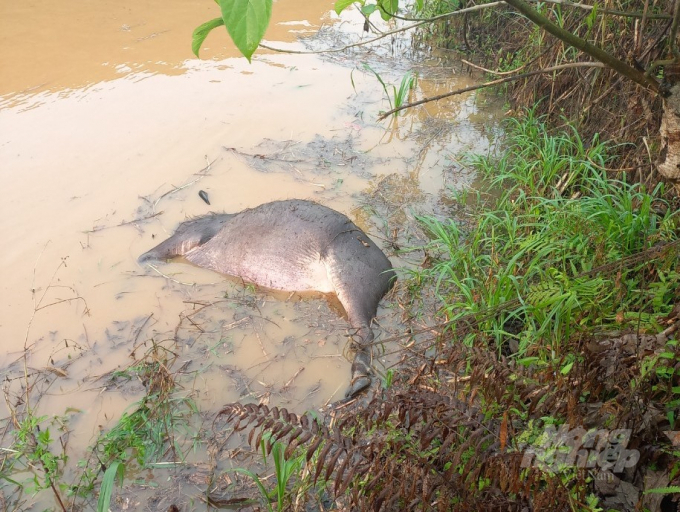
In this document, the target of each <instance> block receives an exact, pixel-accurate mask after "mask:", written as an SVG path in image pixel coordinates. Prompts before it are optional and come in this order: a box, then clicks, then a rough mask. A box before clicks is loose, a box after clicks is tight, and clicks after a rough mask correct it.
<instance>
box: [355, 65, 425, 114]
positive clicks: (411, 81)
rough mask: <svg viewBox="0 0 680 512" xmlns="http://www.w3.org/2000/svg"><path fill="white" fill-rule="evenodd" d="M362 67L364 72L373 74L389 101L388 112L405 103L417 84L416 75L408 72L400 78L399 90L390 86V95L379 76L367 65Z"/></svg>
mask: <svg viewBox="0 0 680 512" xmlns="http://www.w3.org/2000/svg"><path fill="white" fill-rule="evenodd" d="M363 67H364V69H365V70H366V71H370V72H371V73H373V74H374V75H375V77H376V78H377V79H378V82H380V85H382V88H383V91H385V96H386V97H387V101H389V103H390V110H392V109H394V108H399V107H401V106H402V105H403V104H404V103H406V100H407V99H408V96H409V94H410V93H411V91H412V90H413V89H415V87H416V82H417V78H416V75H415V74H414V73H413V71H408V72H407V73H406V74H405V75H404V76H403V77H402V79H401V83H400V84H399V89H397V87H396V86H394V85H392V86H391V87H392V94H390V91H389V89H388V86H387V84H386V83H385V82H384V81H383V79H382V77H381V76H380V74H379V73H378V72H377V71H375V70H374V69H373V68H372V67H371V66H369V65H368V64H364V65H363ZM395 115H399V114H398V113H396V114H395Z"/></svg>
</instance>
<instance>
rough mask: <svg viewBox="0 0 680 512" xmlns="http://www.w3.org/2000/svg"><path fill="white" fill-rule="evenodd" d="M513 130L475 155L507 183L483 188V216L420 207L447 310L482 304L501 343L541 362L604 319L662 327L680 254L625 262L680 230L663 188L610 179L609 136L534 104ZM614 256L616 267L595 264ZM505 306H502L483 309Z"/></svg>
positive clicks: (678, 278) (429, 275) (606, 323)
mask: <svg viewBox="0 0 680 512" xmlns="http://www.w3.org/2000/svg"><path fill="white" fill-rule="evenodd" d="M507 133H508V141H507V147H506V148H505V151H504V152H503V154H502V156H501V157H500V158H497V159H496V158H492V157H472V158H471V164H472V165H473V166H474V167H476V168H477V169H478V170H479V172H480V173H481V174H482V175H483V177H484V179H485V180H486V181H487V182H488V183H490V185H491V187H492V189H493V190H496V191H500V192H499V194H498V196H497V198H496V199H495V200H493V201H492V203H491V204H485V203H484V202H483V201H482V200H481V197H482V196H481V195H479V196H477V197H478V200H477V202H476V203H475V204H474V205H473V210H474V213H475V215H474V216H475V217H476V222H475V224H474V225H473V226H469V227H464V226H461V225H460V224H458V223H457V222H455V221H453V220H449V221H447V222H441V221H439V220H436V219H432V218H422V219H420V220H421V222H422V223H423V224H424V225H425V226H426V228H427V229H428V230H429V232H430V234H431V237H432V241H431V243H430V245H429V251H430V252H432V253H433V254H434V255H435V256H436V261H437V263H436V264H435V265H434V266H433V267H432V268H431V269H429V270H427V271H426V272H425V276H424V277H425V278H426V279H429V280H431V281H433V282H434V283H435V285H436V289H437V293H438V295H439V297H440V299H441V300H442V303H443V304H444V307H443V311H444V313H445V315H446V317H447V318H448V319H450V320H452V321H454V322H455V320H457V319H459V318H461V317H463V316H465V315H467V314H476V315H478V320H479V321H480V327H481V331H482V332H483V333H485V334H488V335H489V336H490V337H491V338H492V339H493V340H495V342H496V346H497V348H498V349H499V350H501V349H502V348H503V347H504V345H505V344H507V343H508V342H509V340H512V342H513V344H514V345H516V347H517V348H516V350H514V351H513V352H515V353H516V357H518V358H519V359H520V361H523V360H524V359H523V358H530V359H527V360H526V362H531V363H536V362H537V361H544V362H545V361H548V360H551V359H552V360H555V359H562V358H563V357H564V356H565V354H566V353H568V344H569V340H570V339H571V337H572V336H574V335H575V334H576V333H579V332H581V331H583V330H588V329H593V328H594V327H596V326H597V327H598V328H606V327H613V326H616V327H617V328H621V327H622V324H624V325H625V324H629V325H633V324H636V326H637V327H641V328H642V329H649V330H650V331H654V332H658V330H660V329H659V326H658V325H657V324H656V323H655V317H657V316H658V315H660V314H664V313H668V311H670V308H671V307H672V305H673V300H672V299H673V296H674V295H675V294H676V292H675V290H677V289H678V287H679V286H680V273H679V272H678V269H677V267H676V264H675V259H671V261H667V262H663V261H662V262H657V263H658V265H657V266H656V267H655V268H654V269H650V268H649V267H648V263H649V262H648V261H647V260H646V259H645V260H643V261H640V262H634V264H627V265H623V264H619V267H616V265H617V262H621V261H622V260H623V261H627V260H625V258H629V257H631V256H633V255H635V254H637V253H639V252H641V251H644V250H646V249H649V248H650V247H652V246H654V245H655V244H658V243H659V242H664V241H672V240H676V239H677V236H678V233H677V216H675V217H673V216H672V215H671V213H672V209H671V208H666V209H665V211H666V212H667V213H657V210H659V207H660V206H663V205H664V204H663V203H664V202H663V200H662V199H661V192H662V190H661V188H660V187H659V188H658V189H657V190H654V191H651V192H648V191H646V190H645V189H644V187H642V186H641V185H639V184H628V183H625V182H623V181H617V180H615V179H612V178H611V177H609V176H608V175H607V173H606V171H605V170H604V168H605V166H606V165H607V164H608V163H609V162H610V160H611V157H610V154H609V150H610V148H609V147H608V145H607V144H605V143H602V142H600V141H598V140H597V138H596V139H595V140H593V141H591V142H590V143H586V142H585V141H583V140H581V139H580V137H579V136H578V133H576V131H574V130H571V131H567V132H563V133H559V134H556V135H551V134H549V133H548V132H547V130H546V128H545V126H544V125H543V124H542V122H541V120H540V119H537V118H535V117H534V116H533V113H532V112H528V113H527V116H526V117H525V118H524V119H520V120H517V119H512V120H509V122H508V125H507ZM629 259H630V258H629ZM606 265H610V266H612V265H613V266H614V268H609V269H606V268H605V269H602V271H601V272H592V271H594V270H596V269H598V268H600V267H603V266H606ZM495 308H496V309H497V308H502V309H503V311H502V312H501V313H500V314H497V315H490V316H488V315H482V313H485V312H487V311H489V310H493V309H495ZM565 349H566V350H565ZM567 364H568V363H567Z"/></svg>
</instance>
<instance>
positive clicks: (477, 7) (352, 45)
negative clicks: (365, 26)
mask: <svg viewBox="0 0 680 512" xmlns="http://www.w3.org/2000/svg"><path fill="white" fill-rule="evenodd" d="M503 4H505V2H491V3H489V4H482V5H475V6H473V7H468V8H466V9H460V10H459V11H453V12H447V13H445V14H440V15H439V16H435V17H433V18H428V19H426V20H420V21H418V22H416V23H412V24H411V25H408V26H406V27H401V28H397V29H394V30H390V31H389V32H383V33H382V34H381V35H379V36H377V37H374V38H373V39H366V40H365V41H358V42H356V43H350V44H347V45H344V46H340V47H338V48H329V49H327V50H286V49H283V48H274V47H273V46H268V45H266V44H262V43H260V45H259V46H260V48H264V49H266V50H270V51H272V52H278V53H293V54H304V55H306V54H320V53H338V52H344V51H345V50H349V49H350V48H355V47H357V46H364V45H367V44H371V43H374V42H376V41H379V40H381V39H384V38H386V37H389V36H392V35H394V34H399V33H400V32H407V31H409V30H411V29H414V28H416V27H419V26H421V25H425V24H426V23H432V22H433V21H438V20H442V19H444V18H449V17H451V16H457V15H459V14H465V13H468V12H476V11H480V10H482V9H486V8H488V7H497V6H499V5H503Z"/></svg>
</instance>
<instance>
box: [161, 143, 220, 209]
mask: <svg viewBox="0 0 680 512" xmlns="http://www.w3.org/2000/svg"><path fill="white" fill-rule="evenodd" d="M205 161H206V166H205V167H204V168H203V169H201V170H200V171H198V172H197V173H195V174H200V173H204V174H202V175H200V176H199V177H198V178H196V179H195V180H192V181H190V182H188V183H185V184H184V185H181V186H179V187H175V188H173V189H172V190H169V191H167V192H166V193H165V194H163V195H161V196H160V197H159V198H158V199H156V200H155V201H154V202H153V205H151V211H152V212H154V214H155V212H156V205H157V204H158V202H159V201H160V200H161V199H163V198H164V197H165V196H167V195H170V194H173V193H175V192H178V191H180V190H182V189H184V188H187V187H190V186H191V185H193V184H194V183H196V182H197V181H200V180H202V179H203V178H205V176H206V175H205V172H207V171H210V168H211V166H212V164H213V163H215V160H213V161H212V162H211V161H209V160H208V156H207V155H206V156H205Z"/></svg>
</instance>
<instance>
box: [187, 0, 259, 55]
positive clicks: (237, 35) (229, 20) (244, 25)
mask: <svg viewBox="0 0 680 512" xmlns="http://www.w3.org/2000/svg"><path fill="white" fill-rule="evenodd" d="M216 1H217V3H218V5H219V6H220V9H221V11H222V17H221V18H215V19H213V20H210V21H208V22H206V23H203V24H202V25H200V26H199V27H197V28H196V29H195V30H194V33H193V37H192V43H191V49H192V51H193V52H194V54H195V55H196V56H197V57H198V52H199V50H200V48H201V45H202V44H203V41H205V38H206V37H207V36H208V34H209V33H210V31H211V30H213V29H214V28H217V27H220V26H222V25H225V26H226V28H227V32H229V35H230V36H231V39H232V41H234V44H235V45H236V48H238V49H239V51H240V52H241V53H242V54H243V56H244V57H245V58H246V59H248V61H250V59H251V57H252V56H253V53H255V50H256V49H257V47H258V45H259V44H260V41H261V40H262V38H263V37H264V33H265V31H266V30H267V27H268V26H269V20H270V19H271V15H272V1H273V0H216Z"/></svg>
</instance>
